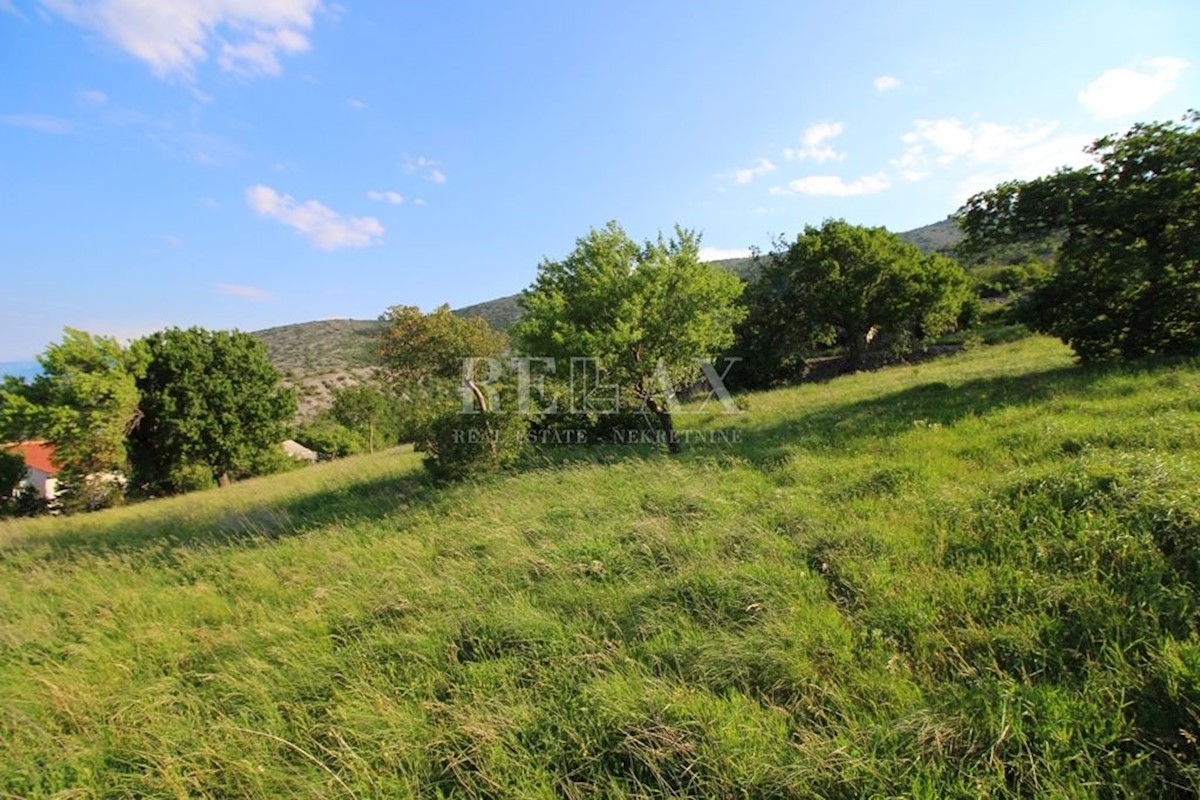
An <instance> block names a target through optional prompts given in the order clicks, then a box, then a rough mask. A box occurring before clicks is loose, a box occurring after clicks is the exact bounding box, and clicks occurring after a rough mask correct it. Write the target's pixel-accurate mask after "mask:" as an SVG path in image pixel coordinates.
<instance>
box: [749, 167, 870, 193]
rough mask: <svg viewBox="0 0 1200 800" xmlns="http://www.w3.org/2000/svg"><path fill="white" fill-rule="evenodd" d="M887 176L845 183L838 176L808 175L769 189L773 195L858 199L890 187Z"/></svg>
mask: <svg viewBox="0 0 1200 800" xmlns="http://www.w3.org/2000/svg"><path fill="white" fill-rule="evenodd" d="M891 185H892V183H891V181H890V180H889V179H888V176H887V175H885V174H884V173H882V172H879V173H876V174H874V175H864V176H863V177H861V178H859V179H858V180H856V181H851V182H849V183H847V182H846V181H844V180H843V179H842V178H841V177H840V176H838V175H810V176H808V177H807V178H800V179H798V180H794V181H792V182H790V183H789V184H788V185H787V188H783V187H781V186H775V187H772V189H771V194H774V195H790V194H807V195H811V196H813V197H858V196H861V195H866V194H878V193H879V192H882V191H883V190H885V189H887V188H888V187H889V186H891Z"/></svg>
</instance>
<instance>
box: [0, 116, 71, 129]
mask: <svg viewBox="0 0 1200 800" xmlns="http://www.w3.org/2000/svg"><path fill="white" fill-rule="evenodd" d="M0 122H2V123H4V124H5V125H12V126H14V127H17V128H27V129H28V130H31V131H37V132H38V133H67V132H68V131H70V130H71V127H72V126H71V123H70V122H68V121H67V120H65V119H61V118H59V117H49V116H45V115H42V114H6V115H4V116H0Z"/></svg>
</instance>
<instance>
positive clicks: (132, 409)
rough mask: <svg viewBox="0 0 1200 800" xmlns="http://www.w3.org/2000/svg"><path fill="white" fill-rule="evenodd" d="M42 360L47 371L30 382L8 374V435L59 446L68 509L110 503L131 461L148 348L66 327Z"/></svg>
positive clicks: (1, 400)
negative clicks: (130, 447)
mask: <svg viewBox="0 0 1200 800" xmlns="http://www.w3.org/2000/svg"><path fill="white" fill-rule="evenodd" d="M38 361H39V362H40V363H41V365H42V373H41V374H40V375H38V376H37V377H36V378H34V379H33V381H32V382H30V383H25V382H24V381H19V380H15V379H14V380H9V381H7V382H6V383H5V386H4V388H3V389H2V390H0V416H2V417H3V428H4V435H5V438H12V439H17V440H24V439H32V438H40V439H46V440H48V441H50V442H51V443H52V444H53V445H54V459H55V461H56V462H57V464H58V466H59V467H61V469H62V472H61V473H60V477H59V482H60V485H61V486H62V488H63V491H64V496H63V498H62V500H63V502H64V503H65V505H66V506H67V507H68V509H75V508H78V509H90V508H97V507H100V506H103V505H107V504H108V503H109V502H110V501H111V500H112V499H113V498H114V497H115V496H117V495H119V494H120V491H121V487H120V484H119V482H117V480H116V479H115V476H116V473H123V472H124V471H125V470H126V469H127V466H128V465H127V458H126V456H127V453H126V446H125V444H126V440H125V437H126V435H127V434H128V432H129V430H130V429H131V428H132V427H133V426H134V425H135V424H136V423H137V420H138V418H139V415H140V412H139V409H138V391H137V385H136V380H137V378H138V376H140V375H141V374H142V372H143V370H144V368H145V353H144V351H143V350H142V348H141V347H140V346H138V345H136V344H135V345H134V346H132V347H130V348H125V347H122V346H121V343H120V342H119V341H117V340H116V339H115V338H113V337H110V336H93V335H92V334H90V333H87V332H86V331H81V330H76V329H74V328H66V329H65V331H64V334H63V340H62V341H61V342H59V343H56V344H51V345H49V346H48V347H47V348H46V350H45V352H44V353H43V354H42V355H41V356H39V357H38Z"/></svg>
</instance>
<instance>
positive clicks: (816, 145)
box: [783, 122, 846, 164]
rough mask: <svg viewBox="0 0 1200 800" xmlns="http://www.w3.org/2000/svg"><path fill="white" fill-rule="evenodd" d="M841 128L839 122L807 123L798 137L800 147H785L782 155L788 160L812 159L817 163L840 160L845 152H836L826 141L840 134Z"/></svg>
mask: <svg viewBox="0 0 1200 800" xmlns="http://www.w3.org/2000/svg"><path fill="white" fill-rule="evenodd" d="M842 129H843V128H842V123H840V122H818V123H816V124H814V125H809V126H808V128H807V129H806V130H805V131H804V136H803V137H801V139H800V147H797V148H791V147H789V148H787V149H786V150H784V151H783V156H784V158H786V159H787V160H788V161H805V160H812V161H815V162H817V163H818V164H824V163H825V162H826V161H841V160H842V159H843V158H845V157H846V154H845V153H839V152H837V151H836V150H834V149H833V148H832V147H830V146H829V144H828V142H829V140H830V139H834V138H837V137H838V136H840V135H841V133H842Z"/></svg>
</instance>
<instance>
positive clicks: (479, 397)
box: [467, 381, 498, 459]
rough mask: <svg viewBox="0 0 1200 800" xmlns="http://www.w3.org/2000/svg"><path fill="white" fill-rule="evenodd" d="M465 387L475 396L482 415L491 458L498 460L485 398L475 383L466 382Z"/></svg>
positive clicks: (494, 437)
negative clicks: (469, 388)
mask: <svg viewBox="0 0 1200 800" xmlns="http://www.w3.org/2000/svg"><path fill="white" fill-rule="evenodd" d="M467 386H469V387H471V393H472V394H474V395H475V404H476V405H478V406H479V413H480V414H483V428H484V430H485V431H487V440H488V447H489V448H490V449H491V453H492V458H493V459H495V458H498V455H497V453H496V435H495V433H493V432H492V420H491V419H490V418H489V417H488V406H487V398H486V397H484V396H483V392H482V391H480V389H479V386H477V385H476V383H475V381H467Z"/></svg>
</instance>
